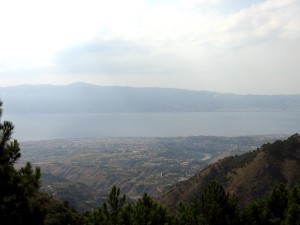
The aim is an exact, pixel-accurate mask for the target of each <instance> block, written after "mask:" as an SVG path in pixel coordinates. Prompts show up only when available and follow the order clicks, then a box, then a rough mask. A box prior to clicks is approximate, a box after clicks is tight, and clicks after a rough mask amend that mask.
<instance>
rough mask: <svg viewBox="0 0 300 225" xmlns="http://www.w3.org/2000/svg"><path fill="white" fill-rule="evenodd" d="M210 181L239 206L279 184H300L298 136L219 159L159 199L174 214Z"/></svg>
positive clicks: (299, 146) (299, 142)
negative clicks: (236, 200) (238, 203)
mask: <svg viewBox="0 0 300 225" xmlns="http://www.w3.org/2000/svg"><path fill="white" fill-rule="evenodd" d="M213 180H214V181H217V182H219V183H221V184H222V185H223V186H224V187H225V189H226V191H228V192H230V193H232V194H235V195H236V196H237V197H238V198H239V200H240V203H241V205H245V204H247V203H248V202H250V201H251V200H254V199H257V198H260V197H263V196H265V195H267V194H268V193H269V192H270V191H271V189H272V188H274V187H275V186H278V185H279V184H281V183H282V184H285V185H286V186H287V187H292V186H293V185H295V184H296V182H297V181H299V180H300V136H299V135H298V134H295V135H293V136H291V137H289V138H288V139H287V140H284V141H279V140H278V141H275V142H274V143H272V144H270V143H267V144H264V145H262V146H261V147H260V148H258V149H257V150H254V151H251V152H248V153H245V154H243V155H240V156H230V157H227V158H224V159H221V160H219V161H218V162H216V163H213V164H211V165H209V166H207V167H206V168H204V169H203V170H201V171H200V172H198V173H196V174H195V175H194V176H193V177H191V178H190V179H189V180H187V181H184V182H181V183H178V184H177V185H176V187H174V188H173V189H171V190H170V191H168V192H167V193H164V194H163V195H161V196H159V197H158V199H159V201H160V202H161V203H163V204H164V205H166V206H167V207H169V208H170V209H171V210H176V209H178V207H179V204H180V202H183V203H188V202H191V201H192V199H193V198H194V197H195V196H197V195H199V193H201V191H202V190H203V189H204V188H205V187H206V186H207V185H208V184H209V183H210V182H212V181H213Z"/></svg>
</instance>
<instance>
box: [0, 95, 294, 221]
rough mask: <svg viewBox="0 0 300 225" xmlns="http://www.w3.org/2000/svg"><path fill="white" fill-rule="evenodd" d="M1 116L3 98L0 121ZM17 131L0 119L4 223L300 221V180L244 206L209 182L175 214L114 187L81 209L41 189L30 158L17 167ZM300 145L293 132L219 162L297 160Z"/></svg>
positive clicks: (1, 218)
mask: <svg viewBox="0 0 300 225" xmlns="http://www.w3.org/2000/svg"><path fill="white" fill-rule="evenodd" d="M1 116H2V102H1V101H0V119H1ZM13 129H14V126H13V124H12V123H11V122H8V121H4V122H3V123H1V120H0V224H5V225H23V224H32V225H60V224H64V225H65V224H72V225H73V224H74V225H77V224H78V225H79V224H85V225H101V224H108V225H121V224H124V225H142V224H145V225H152V224H153V225H154V224H155V225H160V224H162V225H172V224H174V225H175V224H176V225H177V224H178V225H189V224H190V225H194V224H195V225H219V224H220V225H221V224H222V225H300V182H298V183H296V184H295V185H294V186H293V187H291V188H289V189H288V188H287V187H286V186H284V185H283V184H281V185H279V186H277V187H275V188H273V189H272V190H271V192H270V193H269V194H268V195H267V196H264V197H261V198H257V199H255V200H252V201H250V202H248V203H247V204H245V205H243V206H241V205H240V204H239V200H238V198H237V197H236V196H235V195H233V194H230V193H229V192H227V191H226V190H225V189H224V187H223V185H222V184H220V183H218V182H216V181H212V180H211V181H210V183H209V184H208V186H207V187H206V188H205V189H204V191H203V192H201V193H200V194H199V195H197V196H194V200H193V202H192V203H190V204H185V205H184V204H181V205H180V209H179V210H178V211H177V212H176V213H173V214H172V213H170V212H169V211H168V209H167V208H165V207H164V206H162V205H160V204H159V203H158V202H156V201H155V200H154V199H152V198H151V197H150V196H149V195H148V194H146V193H145V194H144V195H143V196H142V197H140V198H139V199H138V200H137V201H136V202H132V201H127V199H126V195H121V194H120V189H119V188H117V187H116V186H113V188H112V189H111V191H110V193H109V197H108V199H107V200H106V201H105V202H104V203H103V204H102V205H101V206H100V207H98V208H97V209H94V210H92V211H90V212H86V213H84V214H83V213H78V212H76V211H75V210H74V209H72V208H70V207H69V204H68V202H64V203H60V202H58V201H57V200H55V199H53V198H52V197H49V196H48V195H46V194H44V193H41V192H40V190H39V188H40V177H41V171H40V168H39V167H37V168H35V169H33V168H32V166H31V164H30V163H29V162H27V163H26V164H25V166H23V167H21V168H19V169H16V168H15V167H14V166H15V163H16V161H17V160H18V159H19V158H20V157H21V153H20V147H19V144H18V142H17V141H16V140H11V136H12V133H13ZM299 143H300V136H299V135H293V136H292V137H290V138H289V139H288V140H286V141H277V142H275V143H274V144H266V145H264V146H263V147H262V148H261V149H260V150H257V151H255V152H252V153H248V154H246V155H244V156H242V157H231V158H229V159H228V160H227V161H225V162H226V163H223V164H219V166H220V168H221V169H222V170H230V168H231V167H235V168H237V167H240V166H243V165H245V164H248V163H250V162H251V160H252V159H254V158H255V157H256V155H257V154H258V153H261V152H263V153H265V152H272V154H273V156H276V157H285V158H288V159H291V160H296V159H298V154H296V153H297V151H299V149H300V148H299V147H300V145H299ZM272 159H273V158H272ZM183 191H184V190H183Z"/></svg>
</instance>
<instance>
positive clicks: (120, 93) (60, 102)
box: [0, 83, 300, 113]
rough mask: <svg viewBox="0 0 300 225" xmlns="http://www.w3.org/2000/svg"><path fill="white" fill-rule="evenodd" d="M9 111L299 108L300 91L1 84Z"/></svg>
mask: <svg viewBox="0 0 300 225" xmlns="http://www.w3.org/2000/svg"><path fill="white" fill-rule="evenodd" d="M0 98H1V99H2V100H3V101H4V102H5V110H6V113H111V112H114V113H120V112H122V113H124V112H126V113H129V112H214V111H215V112H219V111H299V110H300V95H270V96H268V95H235V94H222V93H216V92H208V91H190V90H182V89H171V88H131V87H104V86H96V85H90V84H85V83H76V84H72V85H67V86H62V85H21V86H13V87H6V88H3V87H2V88H1V87H0Z"/></svg>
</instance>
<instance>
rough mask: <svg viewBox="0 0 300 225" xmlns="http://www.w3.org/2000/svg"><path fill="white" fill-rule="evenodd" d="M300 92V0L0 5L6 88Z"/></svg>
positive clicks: (74, 0)
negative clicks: (60, 86) (77, 85)
mask: <svg viewBox="0 0 300 225" xmlns="http://www.w3.org/2000/svg"><path fill="white" fill-rule="evenodd" d="M73 82H88V83H94V84H99V85H119V86H138V87H145V86H152V87H153V86H156V87H176V88H184V89H192V90H210V91H218V92H232V93H241V94H247V93H257V94H275V93H276V94H296V93H297V94H300V85H299V84H300V1H299V0H268V1H263V0H252V1H251V0H243V1H240V0H126V1H124V0H109V1H108V0H105V1H104V0H103V1H102V0H70V1H69V0H49V1H48V0H26V1H24V0H20V1H17V0H9V1H8V0H0V86H2V87H3V86H11V85H17V84H40V83H50V84H69V83H73Z"/></svg>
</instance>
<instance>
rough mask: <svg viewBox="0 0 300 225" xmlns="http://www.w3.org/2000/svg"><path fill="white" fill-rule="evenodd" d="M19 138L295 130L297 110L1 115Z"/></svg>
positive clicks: (299, 122) (299, 121)
mask: <svg viewBox="0 0 300 225" xmlns="http://www.w3.org/2000/svg"><path fill="white" fill-rule="evenodd" d="M3 120H10V121H12V122H13V123H14V125H15V133H14V138H16V139H17V140H19V141H34V140H46V139H64V138H87V137H175V136H197V135H213V136H244V135H272V134H287V135H290V134H294V133H298V132H299V127H300V113H299V112H197V113H111V114H105V113H95V114H92V113H90V114H80V113H78V114H9V115H7V114H5V113H4V116H3Z"/></svg>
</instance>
